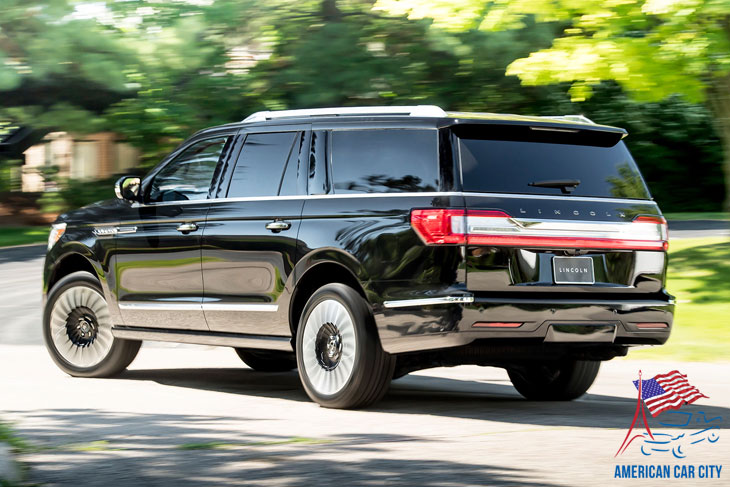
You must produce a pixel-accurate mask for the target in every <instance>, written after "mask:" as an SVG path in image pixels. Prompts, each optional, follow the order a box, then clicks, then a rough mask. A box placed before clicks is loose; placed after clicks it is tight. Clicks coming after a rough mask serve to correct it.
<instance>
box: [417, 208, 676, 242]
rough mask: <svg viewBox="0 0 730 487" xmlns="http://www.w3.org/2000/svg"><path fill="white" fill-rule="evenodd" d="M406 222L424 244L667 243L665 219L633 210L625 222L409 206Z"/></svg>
mask: <svg viewBox="0 0 730 487" xmlns="http://www.w3.org/2000/svg"><path fill="white" fill-rule="evenodd" d="M411 226H412V227H413V229H414V230H415V231H416V233H417V234H418V235H419V237H421V239H422V240H423V241H424V242H425V243H426V244H428V245H443V244H468V245H488V246H492V247H523V248H560V249H564V248H570V249H596V250H663V251H666V250H667V248H668V241H667V222H666V220H664V218H662V217H658V216H637V217H636V218H635V219H634V220H633V221H630V222H607V221H603V222H602V221H578V220H550V219H545V220H534V219H524V218H523V219H520V218H513V217H511V216H510V215H508V214H507V213H505V212H503V211H494V210H468V211H466V210H457V209H444V208H431V209H416V210H412V211H411Z"/></svg>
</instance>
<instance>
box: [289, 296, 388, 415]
mask: <svg viewBox="0 0 730 487" xmlns="http://www.w3.org/2000/svg"><path fill="white" fill-rule="evenodd" d="M297 363H298V365H299V376H300V377H301V379H302V384H303V385H304V389H305V391H306V392H307V394H308V395H309V397H310V398H311V399H312V400H313V401H315V402H317V403H319V404H320V405H322V406H325V407H330V408H360V407H365V406H368V405H370V404H373V403H375V402H376V401H378V400H379V399H380V398H382V397H383V395H384V394H385V392H386V391H387V390H388V385H389V384H390V379H391V377H393V370H394V368H395V358H394V357H393V356H391V355H389V354H387V353H385V352H384V351H383V349H382V347H381V346H380V342H379V341H378V337H377V331H376V329H375V322H374V320H373V316H372V313H371V312H370V308H369V307H368V305H367V302H366V301H365V299H363V297H362V296H360V295H359V294H358V293H357V292H356V291H355V290H354V289H352V288H351V287H349V286H346V285H344V284H328V285H326V286H323V287H321V288H319V289H318V290H317V291H316V292H315V293H314V294H313V295H312V297H311V298H309V301H308V302H307V304H306V306H305V307H304V312H303V313H302V316H301V319H300V321H299V328H298V330H297Z"/></svg>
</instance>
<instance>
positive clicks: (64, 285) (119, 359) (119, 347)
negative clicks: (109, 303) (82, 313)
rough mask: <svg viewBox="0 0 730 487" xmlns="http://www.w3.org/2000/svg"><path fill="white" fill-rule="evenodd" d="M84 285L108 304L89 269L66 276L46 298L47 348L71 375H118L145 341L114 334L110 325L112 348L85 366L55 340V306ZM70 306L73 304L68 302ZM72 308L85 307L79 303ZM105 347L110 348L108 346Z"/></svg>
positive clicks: (59, 364)
mask: <svg viewBox="0 0 730 487" xmlns="http://www.w3.org/2000/svg"><path fill="white" fill-rule="evenodd" d="M82 288H83V289H92V290H93V291H95V292H96V293H98V295H100V297H101V299H102V301H103V307H106V300H105V298H104V293H103V291H102V289H101V286H100V285H99V281H97V279H96V277H94V276H93V275H92V274H90V273H88V272H86V271H79V272H74V273H72V274H69V275H67V276H65V277H63V278H62V279H61V280H59V281H58V282H57V283H56V284H55V285H54V286H53V289H51V291H50V292H49V293H48V300H47V301H46V306H45V309H44V310H43V339H44V341H45V343H46V349H47V350H48V353H49V354H50V355H51V358H52V359H53V361H54V362H55V363H56V365H58V367H59V368H60V369H61V370H63V371H64V372H66V373H67V374H69V375H71V376H74V377H109V376H113V375H116V374H118V373H119V372H121V371H123V370H124V369H126V368H127V366H128V365H129V364H130V363H132V360H134V358H135V357H136V356H137V352H138V351H139V347H140V346H141V345H142V342H141V341H136V340H122V339H120V338H113V337H111V330H110V329H109V335H108V336H107V339H108V340H110V341H111V346H110V347H109V348H108V351H104V353H101V354H100V357H103V358H101V360H100V361H99V362H98V363H94V364H93V365H91V366H82V365H78V364H79V363H81V361H80V360H79V361H78V362H77V363H74V362H73V361H70V360H68V359H67V358H65V357H64V355H63V353H61V351H59V349H58V347H57V344H56V343H55V342H54V340H53V338H52V336H51V335H52V333H51V326H52V325H51V315H52V312H53V311H54V307H55V306H56V303H57V301H58V300H59V297H61V296H62V295H64V293H66V292H67V291H70V290H71V291H80V292H84V290H83V289H82ZM64 299H65V298H64ZM67 307H69V306H68V305H67ZM72 308H73V309H81V308H78V307H72ZM85 309H88V308H85ZM58 311H59V314H60V315H62V314H63V313H62V310H61V309H59V310H58ZM69 316H70V314H69ZM97 326H98V325H97ZM105 326H106V325H105ZM108 326H109V327H111V324H108ZM61 335H62V333H61ZM69 336H70V335H69ZM105 336H106V335H105ZM109 337H111V338H109ZM64 338H65V337H64ZM69 340H70V339H69ZM69 343H70V342H69ZM93 343H94V342H92V344H91V345H90V346H93ZM69 346H71V347H73V346H76V345H73V344H72V345H69ZM81 348H83V347H81ZM103 350H106V349H105V348H104V349H103Z"/></svg>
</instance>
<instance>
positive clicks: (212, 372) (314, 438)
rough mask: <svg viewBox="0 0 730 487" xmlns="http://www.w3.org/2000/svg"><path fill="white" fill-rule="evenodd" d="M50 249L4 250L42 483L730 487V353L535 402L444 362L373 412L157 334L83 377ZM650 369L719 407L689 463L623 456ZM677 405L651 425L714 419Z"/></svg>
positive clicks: (15, 366) (6, 321)
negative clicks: (55, 298) (55, 309)
mask: <svg viewBox="0 0 730 487" xmlns="http://www.w3.org/2000/svg"><path fill="white" fill-rule="evenodd" d="M688 231H700V232H702V231H706V230H701V229H700V230H697V229H694V230H692V229H689V230H688ZM42 254H43V248H42V247H41V248H38V247H24V248H16V249H9V250H0V315H1V316H2V318H3V320H2V321H1V322H0V364H2V365H3V367H0V419H2V420H9V421H11V422H13V423H14V424H15V426H16V429H17V430H18V432H19V433H20V434H21V435H22V436H23V437H25V438H26V439H28V441H30V442H31V443H32V444H33V445H34V446H36V447H37V449H36V451H34V452H30V453H26V454H23V455H21V456H20V460H21V461H22V462H23V463H25V464H26V465H27V466H28V467H29V470H28V479H27V480H28V482H30V483H34V484H36V483H37V484H41V485H47V486H55V485H58V486H67V485H68V486H86V485H91V486H97V485H98V486H104V487H108V486H110V485H113V486H134V487H138V486H139V485H151V486H163V485H212V484H219V483H225V484H228V485H263V484H265V485H277V486H278V485H281V486H285V485H286V486H288V485H422V486H442V485H515V486H556V485H573V486H584V485H637V484H639V483H640V484H641V485H642V486H645V485H665V484H666V483H670V484H674V485H698V484H699V483H703V484H706V485H730V480H728V479H730V448H728V446H727V445H728V441H730V436H728V435H727V426H728V424H729V422H730V387H728V385H730V364H705V363H658V362H647V361H632V360H630V358H629V359H620V360H613V361H610V362H607V363H605V364H604V365H603V366H602V369H601V372H600V374H599V376H598V378H597V380H596V383H595V384H594V386H593V387H592V388H591V390H590V391H589V393H588V394H587V395H585V396H584V397H583V398H581V399H579V400H577V401H573V402H569V403H555V402H548V403H534V402H528V401H525V400H523V399H522V398H521V397H520V396H519V395H518V394H517V392H516V391H515V390H514V388H513V387H512V386H511V384H510V382H509V380H508V377H507V375H506V373H505V372H504V371H502V370H500V369H494V368H481V367H475V366H464V367H456V368H451V369H447V368H440V369H432V370H426V371H421V372H418V373H415V374H410V375H408V376H406V377H404V378H402V379H399V380H397V381H394V382H393V385H392V386H391V389H390V391H389V392H388V394H387V396H386V397H385V399H384V400H383V401H382V402H381V403H379V404H377V405H376V406H375V407H374V408H372V409H370V410H367V411H338V410H328V409H324V408H320V407H318V406H317V405H316V404H314V403H311V402H310V401H309V400H308V398H307V396H306V394H305V393H304V391H303V389H302V387H301V385H300V383H299V379H298V376H297V374H296V371H293V372H288V373H276V374H270V373H269V374H266V373H259V372H255V371H252V370H250V369H248V368H246V367H245V366H244V365H243V364H242V363H241V362H240V361H239V360H238V357H237V356H236V355H235V353H234V352H233V351H232V350H230V349H226V348H212V347H195V346H176V345H161V344H154V343H148V344H145V345H144V346H143V347H142V350H141V351H140V354H139V356H138V357H137V359H136V360H135V362H134V363H133V364H132V366H131V367H130V370H128V371H127V372H125V373H123V374H122V375H120V376H119V377H118V378H114V379H76V378H71V377H68V376H66V375H65V374H63V373H62V372H61V371H60V370H58V369H57V368H56V367H55V366H54V364H53V363H52V362H51V360H50V358H49V357H48V355H47V353H46V352H45V350H44V348H43V347H42V345H41V343H42V340H41V331H40V288H41V285H40V279H41V268H42ZM639 369H641V370H643V374H644V378H645V379H646V378H650V377H653V376H654V375H656V374H659V373H665V372H668V371H671V370H674V369H679V370H680V371H681V372H683V373H685V374H687V375H688V378H689V380H690V382H691V383H692V384H693V385H695V386H697V387H698V388H700V390H701V391H702V392H703V393H704V394H705V395H707V396H709V399H701V400H700V401H698V402H697V403H695V404H693V405H691V406H685V407H684V408H682V411H686V412H691V413H693V414H694V417H700V416H699V412H700V411H702V412H704V413H705V417H706V418H715V417H720V418H721V419H720V420H719V421H716V422H715V423H713V424H719V425H720V426H721V430H720V432H719V440H718V441H717V442H716V443H709V442H703V443H701V444H696V445H689V447H687V448H686V449H685V453H686V458H684V459H677V458H674V457H673V456H672V455H671V454H670V453H666V452H664V453H656V452H655V453H653V454H652V455H650V456H645V455H644V454H642V453H641V451H640V447H641V445H640V442H641V439H638V440H636V442H635V444H633V445H631V447H630V448H629V449H628V450H627V451H626V453H624V454H623V455H621V456H619V457H617V458H614V454H615V453H616V451H617V450H618V448H619V446H620V445H621V442H622V441H623V439H624V436H625V435H626V432H627V428H628V426H629V425H630V424H631V421H632V418H633V415H634V411H635V409H636V389H635V388H634V387H633V385H632V383H631V381H632V380H634V379H636V376H637V373H638V370H639ZM669 416H671V414H670V415H668V413H663V414H662V415H660V416H659V417H657V418H651V417H649V424H650V427H651V428H652V431H653V432H654V433H657V432H661V433H673V434H677V435H678V434H681V433H683V432H687V433H689V432H696V431H699V430H701V429H702V426H697V427H695V428H693V429H691V430H688V431H685V430H683V429H678V428H671V427H667V426H663V425H661V424H660V422H666V421H667V419H666V418H668V417H669ZM663 418H664V419H663ZM640 432H641V431H639V433H640ZM625 464H639V465H647V464H666V465H671V466H674V465H679V466H680V467H681V466H689V465H693V466H695V467H698V466H699V465H722V466H723V470H722V471H721V478H720V479H703V480H699V479H670V480H669V482H667V481H666V480H662V479H631V480H620V479H615V478H614V474H615V469H616V466H617V465H625Z"/></svg>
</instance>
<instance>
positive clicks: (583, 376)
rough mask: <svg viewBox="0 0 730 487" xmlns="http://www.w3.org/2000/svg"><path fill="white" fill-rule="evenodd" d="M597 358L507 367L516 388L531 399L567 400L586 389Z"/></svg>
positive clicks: (591, 381) (590, 383)
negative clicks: (593, 359) (594, 359)
mask: <svg viewBox="0 0 730 487" xmlns="http://www.w3.org/2000/svg"><path fill="white" fill-rule="evenodd" d="M600 366H601V362H595V361H589V360H573V361H565V362H556V363H549V364H534V365H533V364H530V365H524V366H520V367H513V368H510V369H507V373H508V374H509V378H510V380H511V381H512V384H513V385H514V386H515V389H517V392H519V393H520V394H522V395H523V396H524V397H525V398H527V399H531V400H534V401H571V400H573V399H577V398H579V397H580V396H582V395H583V394H585V393H586V391H587V390H588V388H590V387H591V385H592V384H593V381H594V380H595V379H596V375H598V369H599V368H600Z"/></svg>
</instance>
